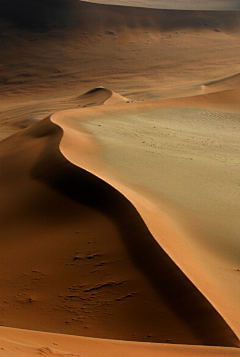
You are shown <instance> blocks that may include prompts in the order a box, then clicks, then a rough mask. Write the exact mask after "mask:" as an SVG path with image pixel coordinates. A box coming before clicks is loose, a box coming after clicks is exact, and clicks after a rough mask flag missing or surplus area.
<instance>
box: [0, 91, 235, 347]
mask: <svg viewBox="0 0 240 357" xmlns="http://www.w3.org/2000/svg"><path fill="white" fill-rule="evenodd" d="M98 92H99V91H95V93H98ZM83 111H84V109H81V110H80V112H83ZM65 114H67V112H66V113H65ZM56 117H57V114H55V115H53V116H51V118H47V119H44V120H42V121H40V122H39V123H36V124H33V125H32V126H30V127H28V128H26V129H24V130H22V131H21V132H19V133H17V134H16V135H14V136H12V137H9V138H8V139H5V140H4V141H2V142H1V143H0V157H1V167H2V168H3V170H2V171H1V183H2V186H1V187H2V191H1V197H2V196H4V195H8V198H9V200H8V201H7V205H6V207H4V208H5V215H4V217H5V221H6V222H8V221H9V220H10V221H11V219H12V216H11V215H12V214H16V213H17V214H18V217H19V218H18V219H19V221H18V222H17V223H16V224H15V225H14V226H10V227H9V226H7V225H6V226H5V225H4V224H3V234H4V236H5V237H6V238H5V241H4V242H3V243H4V244H3V247H2V250H1V255H3V256H4V257H5V263H6V265H7V266H12V271H3V276H4V277H6V276H8V279H10V280H6V282H5V292H4V296H3V297H2V298H3V299H5V301H7V303H6V304H5V305H4V306H5V307H4V311H3V317H4V320H5V324H6V325H8V326H11V327H18V328H27V329H35V330H41V329H44V330H47V331H48V332H61V333H68V334H78V335H85V336H92V337H93V336H95V337H104V338H113V339H122V340H123V339H124V340H137V341H146V339H147V340H148V341H153V342H172V343H178V344H201V345H212V346H230V347H236V346H238V342H239V341H238V338H237V337H236V335H235V334H234V332H233V331H232V330H231V328H230V327H229V326H228V325H227V323H226V322H225V321H224V319H223V318H222V317H221V316H220V314H219V313H218V312H217V311H216V310H215V309H214V308H213V306H212V305H211V304H210V302H209V301H208V300H207V299H206V298H205V297H204V296H203V295H202V294H201V293H200V291H199V290H198V289H197V287H195V286H194V285H193V283H192V282H191V281H190V280H189V279H188V278H187V277H186V276H185V275H184V274H183V272H182V271H181V270H180V269H179V268H178V266H177V265H176V264H175V263H174V262H173V261H172V260H171V259H170V258H169V256H168V255H167V254H166V253H165V251H164V250H163V249H162V248H161V247H160V245H159V244H158V243H157V242H156V240H155V239H154V237H153V236H152V235H151V233H150V232H149V230H148V228H147V227H146V224H145V223H144V221H143V220H142V218H141V216H140V215H139V213H138V212H137V210H136V209H135V207H134V206H133V204H132V203H131V202H130V201H129V200H127V199H126V198H125V197H124V196H123V195H122V194H121V193H120V192H118V191H117V190H116V189H115V188H114V187H112V186H110V185H109V184H108V183H107V182H105V181H103V180H101V179H100V178H98V177H97V176H95V175H93V174H92V173H90V172H88V171H86V170H84V169H82V168H80V167H79V166H77V165H75V164H73V163H72V162H70V161H69V159H67V158H66V157H65V156H64V153H62V152H61V149H60V145H61V140H62V138H63V137H64V135H65V128H64V126H63V124H62V123H59V122H58V120H57V118H56ZM69 125H70V123H69ZM67 130H68V133H69V132H70V131H69V128H68V129H67ZM77 138H78V141H79V143H81V140H82V138H83V139H84V135H83V134H82V133H81V131H79V132H78V133H77ZM79 148H80V147H79ZM79 154H81V151H80V152H79ZM22 160H24V165H22ZM13 163H14V165H13ZM96 174H97V173H96ZM9 175H10V176H9ZM9 177H12V179H11V181H10V182H9V180H8V178H9ZM16 178H17V180H18V185H17V186H18V187H16V182H15V181H16ZM12 185H14V187H15V189H13V186H12ZM26 190H27V192H28V195H27V197H31V201H28V200H27V198H26V195H25V192H26ZM18 209H20V211H19V212H18V211H17V210H18ZM16 211H17V212H16ZM92 219H95V223H96V224H95V225H96V228H97V231H96V232H92V231H91V229H93V226H92V223H91V222H92ZM32 222H33V223H34V224H33V226H32ZM88 222H89V223H88ZM103 222H105V223H103ZM86 225H87V229H86V228H85V226H86ZM71 227H72V228H71ZM73 227H74V229H73ZM70 228H71V229H70ZM14 229H17V232H18V234H17V235H14ZM76 229H77V232H76ZM12 230H13V231H12ZM89 232H90V233H89ZM97 232H98V233H97ZM76 234H77V235H76ZM16 243H18V244H17V247H18V251H22V252H23V254H22V255H18V258H17V259H16V256H14V254H13V255H7V254H6V252H5V250H6V249H7V251H9V250H10V251H11V250H12V251H14V249H16V248H14V247H15V245H16ZM32 245H33V246H34V247H35V252H36V254H34V255H33V256H32V251H31V249H26V247H29V246H30V247H31V246H32ZM109 249H110V250H109ZM46 251H47V252H48V253H47V254H46ZM43 258H44V259H43ZM12 259H14V264H12V263H13V262H12ZM96 270H97V271H96ZM96 274H100V276H99V275H97V276H96ZM39 280H40V284H39V283H38V284H36V282H37V281H39ZM8 282H14V291H12V289H13V287H12V286H11V283H10V285H9V286H8ZM142 286H144V291H142ZM49 287H50V289H49ZM105 304H107V309H106V307H105ZM10 305H11V308H10ZM19 306H21V309H20V310H19ZM30 310H31V316H33V319H32V320H29V319H28V318H27V319H26V318H24V316H28V314H29V311H30ZM43 310H44V311H47V314H46V313H43ZM26 311H28V314H26ZM129 311H130V313H129ZM139 311H141V313H140V314H139ZM19 314H23V316H20V315H19ZM20 317H22V318H21V319H19V318H20ZM52 319H53V320H52ZM122 319H123V320H122ZM66 321H67V323H66ZM85 321H86V322H85ZM111 321H114V328H110V327H111ZM54 322H55V325H54ZM86 326H87V327H88V328H89V326H91V328H90V329H88V328H86ZM147 331H148V333H149V331H150V332H151V331H152V334H150V335H149V336H146V333H147Z"/></svg>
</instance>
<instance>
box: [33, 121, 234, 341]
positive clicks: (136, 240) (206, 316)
mask: <svg viewBox="0 0 240 357" xmlns="http://www.w3.org/2000/svg"><path fill="white" fill-rule="evenodd" d="M34 127H35V128H36V130H34V129H33V128H34ZM29 129H30V130H28V132H29V133H28V135H31V136H32V137H35V138H39V137H42V136H45V137H48V140H47V143H46V145H45V148H44V150H43V151H42V153H41V155H40V157H39V158H38V160H37V162H36V164H35V166H34V167H33V169H32V171H31V177H32V178H33V179H35V180H40V181H41V182H42V183H44V184H46V185H48V186H50V187H51V188H52V189H54V190H57V191H58V192H60V193H61V194H63V195H65V196H67V197H68V198H69V199H71V200H73V201H75V202H78V203H80V204H82V205H86V206H88V207H91V208H94V209H95V210H98V211H101V212H102V213H104V214H105V215H106V216H108V217H109V218H110V219H111V220H112V221H113V223H114V224H115V226H116V227H117V229H118V231H119V233H120V235H121V239H122V242H123V243H124V245H125V247H126V250H127V252H128V254H129V257H130V259H131V261H132V262H133V263H134V265H135V266H136V267H137V269H138V270H139V271H140V272H141V273H142V274H143V275H144V276H145V277H146V278H147V279H148V281H149V282H150V283H151V285H152V286H153V288H154V289H155V291H156V292H157V294H158V295H159V296H160V297H161V299H163V300H164V302H165V303H166V304H167V305H168V306H169V308H170V309H171V310H172V311H174V313H175V314H176V315H177V316H178V317H179V318H180V319H181V320H182V321H183V323H184V324H187V325H188V326H189V328H190V329H191V331H192V333H193V334H194V335H195V336H196V338H197V339H198V340H199V341H200V343H201V344H203V345H214V346H238V342H239V341H238V338H237V337H236V335H235V334H234V333H233V331H232V330H231V329H230V327H229V326H228V325H227V323H226V322H225V321H224V320H223V318H222V317H221V316H220V315H219V313H218V312H217V311H216V310H215V309H214V308H213V306H212V305H211V304H210V303H209V301H208V300H207V299H206V298H205V297H204V296H203V295H202V294H201V293H200V292H199V290H198V289H197V288H196V287H195V286H194V285H193V284H192V283H191V282H190V280H189V279H188V278H187V277H186V276H185V275H184V274H183V272H182V271H181V270H180V269H179V268H178V267H177V265H176V264H175V263H174V262H173V261H172V260H171V259H170V257H169V256H168V255H167V254H166V253H165V251H164V250H163V249H162V248H161V247H160V246H159V244H158V243H157V242H156V240H155V239H154V237H153V236H152V235H151V233H150V232H149V230H148V228H147V227H146V225H145V223H144V221H143V220H142V218H141V216H140V215H139V213H138V212H137V210H136V209H135V208H134V206H133V205H132V204H131V203H130V202H129V201H128V200H127V199H126V198H125V197H124V196H123V195H122V194H121V193H119V192H118V191H117V190H116V189H114V188H113V187H111V186H110V185H109V184H107V183H106V182H104V181H103V180H101V179H99V178H97V177H96V176H94V175H93V174H91V173H89V172H87V171H85V170H83V169H81V168H80V167H78V166H75V165H73V164H72V163H70V162H69V161H68V160H67V159H66V158H65V157H64V156H63V155H62V154H61V152H60V150H59V143H60V141H61V138H62V135H63V132H62V130H61V129H60V127H58V126H57V125H55V124H53V123H52V122H51V120H50V119H45V125H44V126H42V127H40V129H39V126H38V125H37V124H36V125H35V126H32V127H31V128H29ZM182 343H185V342H184V341H182Z"/></svg>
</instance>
